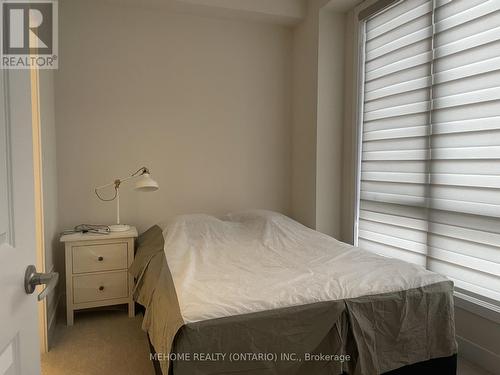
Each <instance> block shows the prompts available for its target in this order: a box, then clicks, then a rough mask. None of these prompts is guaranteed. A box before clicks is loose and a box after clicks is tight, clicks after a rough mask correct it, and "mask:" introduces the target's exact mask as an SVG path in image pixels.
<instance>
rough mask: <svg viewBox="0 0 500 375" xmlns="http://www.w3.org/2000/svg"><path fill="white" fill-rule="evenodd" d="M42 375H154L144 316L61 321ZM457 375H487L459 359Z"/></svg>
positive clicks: (97, 315) (114, 313)
mask: <svg viewBox="0 0 500 375" xmlns="http://www.w3.org/2000/svg"><path fill="white" fill-rule="evenodd" d="M59 321H60V323H58V324H57V326H56V331H55V334H54V340H53V342H52V347H51V349H50V351H49V352H48V353H46V354H43V355H42V375H70V374H71V375H108V374H117V375H118V374H119V375H154V370H153V365H152V363H151V361H150V360H149V346H148V339H147V336H146V333H145V332H144V331H142V329H141V321H142V315H141V314H137V315H136V317H135V318H134V319H130V318H129V317H128V316H127V313H126V311H125V310H112V309H111V310H101V311H95V310H94V311H82V312H79V313H77V315H76V316H75V324H74V326H73V327H67V326H66V324H65V320H64V318H62V319H59ZM457 375H488V373H487V372H485V371H483V370H481V369H480V368H479V367H477V366H475V365H473V364H472V363H470V362H468V361H466V360H464V359H463V358H460V357H459V360H458V371H457Z"/></svg>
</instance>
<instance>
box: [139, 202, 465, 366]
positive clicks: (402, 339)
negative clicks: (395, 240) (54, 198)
mask: <svg viewBox="0 0 500 375" xmlns="http://www.w3.org/2000/svg"><path fill="white" fill-rule="evenodd" d="M130 272H131V273H132V274H133V276H134V278H135V279H136V287H135V290H134V298H135V299H136V301H137V302H138V303H139V304H141V305H142V306H144V309H145V312H144V320H143V329H144V330H145V331H147V333H148V337H149V339H150V343H151V345H152V348H153V349H154V350H153V351H154V352H155V355H154V359H155V360H158V362H159V365H160V368H161V372H162V373H163V374H164V375H166V374H174V375H193V374H249V375H250V374H252V375H253V374H255V375H257V374H263V375H265V374H287V375H288V374H315V375H321V374H342V373H347V374H382V373H391V374H393V373H394V374H396V373H401V374H403V373H424V371H425V373H429V372H430V371H438V372H436V373H440V374H454V373H455V371H456V352H457V344H456V341H455V325H454V313H453V284H452V282H451V281H449V280H447V279H446V278H445V277H443V276H441V275H438V274H436V273H433V272H430V271H427V270H425V269H424V268H422V267H420V266H417V265H413V264H410V263H407V262H403V261H400V260H397V259H393V258H387V257H382V256H379V255H376V254H373V253H370V252H367V251H364V250H362V249H359V248H357V247H353V246H351V245H348V244H345V243H342V242H339V241H337V240H335V239H333V238H332V237H329V236H326V235H324V234H321V233H319V232H316V231H314V230H312V229H309V228H307V227H305V226H303V225H301V224H299V223H298V222H296V221H294V220H292V219H290V218H288V217H286V216H284V215H282V214H279V213H275V212H270V211H262V210H253V211H245V212H240V213H233V214H228V215H226V216H224V217H222V218H216V217H214V216H210V215H204V214H198V215H182V216H178V217H176V218H175V219H173V220H171V221H170V222H169V223H168V225H165V226H164V227H163V228H160V227H159V226H153V227H152V228H150V229H149V230H147V231H146V232H145V233H143V234H142V235H141V236H140V237H139V238H138V243H137V253H136V257H135V260H134V262H133V264H132V266H131V268H130Z"/></svg>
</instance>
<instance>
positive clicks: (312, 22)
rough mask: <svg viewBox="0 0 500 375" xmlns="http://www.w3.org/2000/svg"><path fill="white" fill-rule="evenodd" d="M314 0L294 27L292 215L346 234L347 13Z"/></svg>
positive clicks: (326, 230)
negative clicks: (343, 220) (343, 225)
mask: <svg viewBox="0 0 500 375" xmlns="http://www.w3.org/2000/svg"><path fill="white" fill-rule="evenodd" d="M335 3H336V1H335V0H333V1H328V0H311V1H309V2H308V8H307V14H306V18H305V20H304V21H303V22H302V23H301V24H300V25H298V26H297V27H296V28H295V30H294V45H293V46H294V53H293V64H294V68H293V107H292V119H293V130H292V140H293V143H292V216H293V218H295V219H296V220H298V221H300V222H302V223H303V224H305V225H307V226H309V227H311V228H315V229H317V230H319V231H321V232H323V233H326V234H329V235H332V236H334V237H336V238H341V212H342V208H341V198H342V196H341V190H342V189H341V187H342V139H343V129H344V78H343V74H344V48H345V47H344V37H345V36H344V22H345V14H344V13H342V12H338V11H335V10H333V9H332V8H330V6H331V5H335Z"/></svg>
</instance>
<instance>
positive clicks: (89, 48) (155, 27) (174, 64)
mask: <svg viewBox="0 0 500 375" xmlns="http://www.w3.org/2000/svg"><path fill="white" fill-rule="evenodd" d="M59 29H60V64H59V67H60V68H59V71H58V72H57V73H56V108H57V111H56V113H57V147H58V150H57V162H58V168H59V186H58V187H59V214H60V227H61V228H70V227H72V226H74V225H76V224H79V223H113V221H114V219H115V204H114V202H112V203H106V202H100V201H99V200H98V199H97V198H96V197H95V195H94V193H93V187H94V186H96V185H100V184H104V183H107V182H109V181H112V180H113V179H114V178H115V177H122V176H126V175H127V174H128V173H130V172H133V171H134V170H135V169H137V168H139V167H141V166H142V165H146V166H148V167H150V168H151V170H152V173H153V176H154V178H155V179H156V180H157V181H158V182H159V184H160V190H159V191H158V192H156V193H149V194H145V193H136V192H134V191H133V190H132V188H131V185H126V184H124V185H123V187H122V189H121V198H122V205H121V209H122V222H125V223H129V224H134V225H136V226H137V227H138V229H139V230H144V229H146V228H147V227H148V226H150V225H152V224H154V223H157V222H158V221H162V220H164V219H166V218H169V217H171V216H173V215H176V214H179V213H188V212H212V213H221V212H225V211H228V210H237V209H242V208H248V207H260V208H267V209H273V210H277V211H281V212H284V213H287V212H288V211H289V206H290V194H291V188H290V179H291V161H290V159H291V155H290V153H291V132H290V128H291V124H290V122H291V120H290V100H291V97H290V91H291V84H290V81H291V79H290V78H291V63H290V58H291V50H292V33H291V29H289V28H286V27H283V26H277V25H270V24H263V23H251V22H245V21H242V20H227V19H218V18H208V17H199V16H194V15H182V14H174V13H168V12H162V11H155V10H151V11H149V10H145V9H140V8H134V7H116V6H113V5H107V4H104V3H102V2H99V1H66V2H61V3H60V25H59ZM109 193H112V192H109ZM104 194H105V193H104Z"/></svg>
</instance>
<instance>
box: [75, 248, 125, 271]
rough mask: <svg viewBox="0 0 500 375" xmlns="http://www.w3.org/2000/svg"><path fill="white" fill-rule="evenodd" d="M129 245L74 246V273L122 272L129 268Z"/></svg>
mask: <svg viewBox="0 0 500 375" xmlns="http://www.w3.org/2000/svg"><path fill="white" fill-rule="evenodd" d="M127 251H128V247H127V243H126V242H121V243H110V244H102V245H85V246H74V247H73V248H72V252H73V254H72V255H73V257H72V258H73V273H84V272H97V271H112V270H122V269H125V268H127V266H128V258H127Z"/></svg>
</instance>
